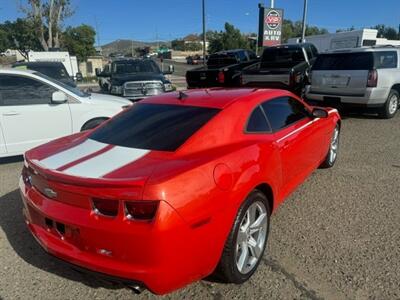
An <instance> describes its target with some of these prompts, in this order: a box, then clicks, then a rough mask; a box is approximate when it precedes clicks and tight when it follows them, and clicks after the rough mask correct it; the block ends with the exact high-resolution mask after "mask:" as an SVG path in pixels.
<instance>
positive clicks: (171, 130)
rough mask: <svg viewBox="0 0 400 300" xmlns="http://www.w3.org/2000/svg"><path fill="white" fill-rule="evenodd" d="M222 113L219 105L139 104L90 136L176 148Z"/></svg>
mask: <svg viewBox="0 0 400 300" xmlns="http://www.w3.org/2000/svg"><path fill="white" fill-rule="evenodd" d="M218 112H219V110H218V109H215V108H206V107H197V106H183V105H169V104H149V103H146V104H145V103H141V104H140V103H138V104H135V105H134V106H133V107H132V108H130V109H129V110H127V111H126V112H124V113H122V114H120V115H118V116H117V117H115V118H113V119H111V121H109V122H107V124H105V125H104V126H102V127H100V128H99V129H98V130H95V131H94V132H93V133H92V134H91V135H90V137H89V138H91V139H93V140H96V141H98V142H101V143H106V144H111V145H117V146H122V147H129V148H139V149H147V150H159V151H175V150H176V149H178V148H179V147H180V146H181V145H183V143H185V142H186V140H187V139H188V138H190V137H191V136H192V135H193V134H194V133H195V132H196V131H198V130H199V129H200V128H201V127H202V126H204V125H205V124H206V123H207V122H208V121H209V120H210V119H211V118H212V117H214V116H215V115H216V114H217V113H218Z"/></svg>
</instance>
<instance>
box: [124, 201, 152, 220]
mask: <svg viewBox="0 0 400 300" xmlns="http://www.w3.org/2000/svg"><path fill="white" fill-rule="evenodd" d="M158 204H159V201H132V202H125V214H126V218H127V219H129V220H152V219H153V218H154V216H155V215H156V212H157V208H158Z"/></svg>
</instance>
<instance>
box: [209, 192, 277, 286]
mask: <svg viewBox="0 0 400 300" xmlns="http://www.w3.org/2000/svg"><path fill="white" fill-rule="evenodd" d="M269 220H270V208H269V205H268V200H267V198H266V197H265V195H264V194H263V193H261V192H260V191H258V190H254V191H253V192H252V193H251V194H250V195H249V196H248V197H247V199H246V201H245V202H244V203H243V204H242V206H241V208H240V209H239V212H238V214H237V216H236V219H235V223H234V224H233V227H232V230H231V232H230V234H229V237H228V239H227V241H226V244H225V247H224V251H223V253H222V257H221V260H220V262H219V265H218V267H217V270H216V275H217V276H218V277H219V278H220V279H221V280H223V281H224V282H230V283H243V282H245V281H247V280H248V279H249V278H250V277H251V276H252V275H253V273H254V272H255V271H256V270H257V267H258V265H259V263H260V261H261V258H262V256H263V254H264V251H265V246H266V243H267V239H268V232H269Z"/></svg>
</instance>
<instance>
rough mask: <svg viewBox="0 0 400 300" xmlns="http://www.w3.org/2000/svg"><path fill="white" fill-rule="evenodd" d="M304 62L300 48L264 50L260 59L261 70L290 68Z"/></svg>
mask: <svg viewBox="0 0 400 300" xmlns="http://www.w3.org/2000/svg"><path fill="white" fill-rule="evenodd" d="M304 61H305V58H304V53H303V50H302V48H300V47H294V48H292V47H284V48H266V49H265V50H264V52H263V55H262V59H261V68H292V67H294V66H295V65H298V64H299V63H302V62H304Z"/></svg>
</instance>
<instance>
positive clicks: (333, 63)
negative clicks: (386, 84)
mask: <svg viewBox="0 0 400 300" xmlns="http://www.w3.org/2000/svg"><path fill="white" fill-rule="evenodd" d="M373 67H374V57H373V53H372V52H359V53H332V54H322V55H320V56H319V57H318V58H317V60H316V61H315V63H314V66H313V70H316V71H318V70H321V71H322V70H338V71H340V70H371V69H373Z"/></svg>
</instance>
